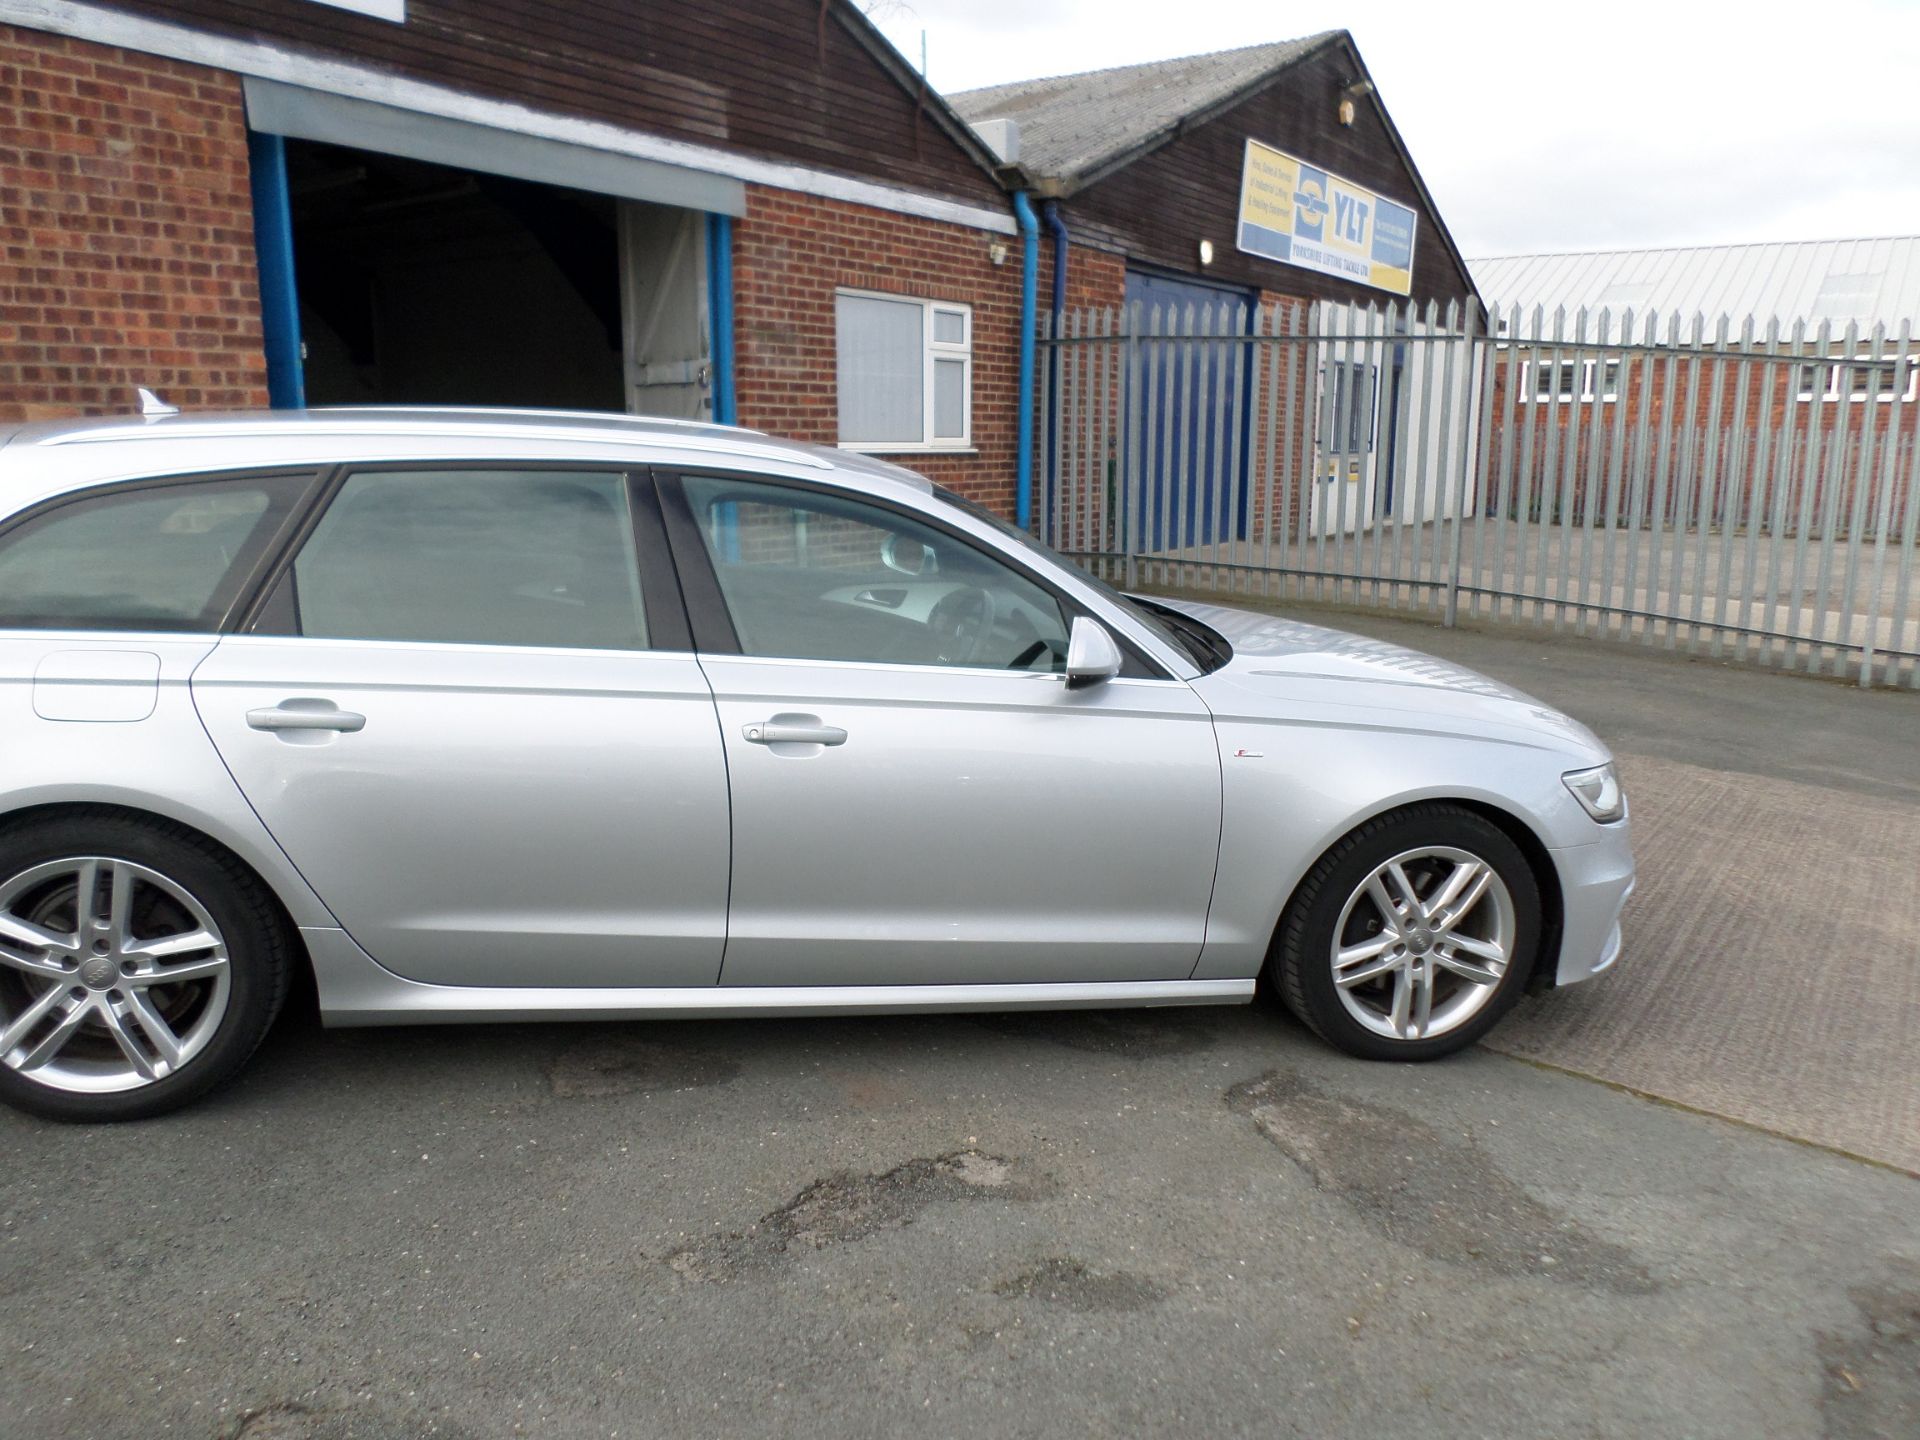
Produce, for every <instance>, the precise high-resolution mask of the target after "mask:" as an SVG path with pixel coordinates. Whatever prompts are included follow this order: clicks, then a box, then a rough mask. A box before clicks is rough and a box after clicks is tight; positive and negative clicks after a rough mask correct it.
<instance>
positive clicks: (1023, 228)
mask: <svg viewBox="0 0 1920 1440" xmlns="http://www.w3.org/2000/svg"><path fill="white" fill-rule="evenodd" d="M1013 215H1014V219H1015V220H1017V221H1018V222H1019V225H1020V444H1019V458H1018V460H1017V462H1016V466H1015V478H1014V513H1015V520H1016V522H1017V523H1018V524H1019V526H1020V528H1021V529H1022V530H1032V529H1033V327H1034V321H1035V319H1036V318H1037V314H1038V310H1039V296H1038V294H1037V291H1038V289H1039V281H1040V224H1039V221H1038V220H1037V219H1036V218H1035V216H1034V213H1033V204H1032V202H1031V201H1029V200H1028V199H1027V192H1026V191H1024V190H1016V191H1014V192H1013Z"/></svg>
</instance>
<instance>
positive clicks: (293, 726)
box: [247, 700, 367, 735]
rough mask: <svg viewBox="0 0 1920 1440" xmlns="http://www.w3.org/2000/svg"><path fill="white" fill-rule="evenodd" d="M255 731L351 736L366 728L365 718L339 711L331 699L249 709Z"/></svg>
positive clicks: (293, 701)
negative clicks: (293, 731)
mask: <svg viewBox="0 0 1920 1440" xmlns="http://www.w3.org/2000/svg"><path fill="white" fill-rule="evenodd" d="M247 724H248V725H250V726H252V727H253V728H254V729H255V730H338V731H339V732H340V733H341V734H343V735H351V734H353V733H354V732H355V731H357V730H364V729H366V728H367V717H366V716H364V715H356V714H354V713H353V711H351V710H342V709H341V708H340V707H339V706H337V705H335V704H334V703H333V702H332V701H331V700H283V701H281V702H280V703H279V704H278V705H275V706H272V707H271V708H269V709H264V710H249V711H248V712H247Z"/></svg>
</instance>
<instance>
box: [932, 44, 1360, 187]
mask: <svg viewBox="0 0 1920 1440" xmlns="http://www.w3.org/2000/svg"><path fill="white" fill-rule="evenodd" d="M1340 33H1341V32H1340V31H1338V30H1329V31H1327V32H1325V33H1323V34H1320V35H1309V36H1307V37H1305V38H1304V39H1300V40H1281V41H1276V42H1275V43H1273V44H1270V45H1249V46H1246V47H1244V48H1242V49H1239V50H1217V51H1215V52H1213V53H1212V54H1210V55H1188V56H1184V57H1182V58H1181V59H1178V60H1156V61H1152V62H1150V63H1148V64H1145V65H1122V66H1119V67H1118V68H1115V69H1111V70H1090V71H1087V72H1085V73H1083V74H1079V75H1054V76H1049V77H1047V78H1045V79H1041V80H1018V81H1015V82H1013V83H1012V84H1010V85H993V86H989V87H987V88H986V89H983V90H966V91H962V92H961V93H960V94H958V95H950V96H948V97H947V99H948V102H949V103H950V104H951V105H952V106H953V108H954V109H955V110H957V111H958V112H959V113H960V115H961V117H962V118H963V119H965V120H966V121H967V122H968V123H970V124H972V123H976V122H979V121H983V120H1014V121H1017V122H1018V123H1019V126H1020V163H1021V165H1022V166H1023V167H1024V168H1025V169H1026V170H1027V172H1028V173H1029V174H1031V175H1033V176H1035V177H1036V178H1038V179H1043V180H1058V181H1061V182H1065V183H1069V184H1070V183H1071V182H1072V181H1074V180H1076V179H1078V178H1079V177H1081V176H1084V175H1087V174H1090V173H1091V172H1093V171H1096V170H1098V169H1099V168H1100V167H1101V166H1102V165H1104V164H1106V163H1107V162H1108V161H1110V160H1112V159H1114V158H1116V157H1118V156H1121V155H1125V154H1128V153H1130V152H1132V151H1134V150H1138V149H1142V148H1144V147H1146V146H1148V145H1150V144H1151V143H1152V142H1153V140H1154V139H1155V138H1156V137H1159V136H1162V135H1166V136H1171V135H1172V134H1173V133H1174V131H1175V129H1176V128H1177V127H1178V126H1179V124H1180V122H1181V121H1182V120H1184V119H1185V118H1186V117H1187V116H1189V115H1196V114H1199V113H1201V112H1203V111H1206V110H1210V109H1211V108H1212V107H1214V106H1215V105H1218V104H1219V103H1220V102H1221V101H1223V100H1226V99H1228V98H1229V97H1231V96H1233V95H1235V94H1238V93H1239V92H1240V91H1242V90H1245V89H1247V88H1248V87H1249V86H1252V85H1255V84H1257V83H1259V81H1261V80H1262V79H1264V78H1265V77H1267V76H1268V75H1271V74H1272V73H1273V72H1274V71H1276V70H1280V69H1283V68H1284V67H1286V66H1288V65H1291V64H1292V63H1293V62H1294V61H1295V60H1298V59H1300V58H1301V57H1302V56H1303V55H1306V54H1307V53H1308V52H1309V51H1311V50H1313V49H1314V48H1315V47H1317V46H1319V45H1321V44H1323V43H1324V42H1326V41H1328V40H1331V39H1333V38H1334V37H1335V36H1337V35H1339V34H1340Z"/></svg>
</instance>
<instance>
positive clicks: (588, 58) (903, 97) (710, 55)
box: [120, 0, 1007, 210]
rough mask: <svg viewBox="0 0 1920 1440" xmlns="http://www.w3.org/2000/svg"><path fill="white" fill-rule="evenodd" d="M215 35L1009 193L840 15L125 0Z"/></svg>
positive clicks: (811, 5)
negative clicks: (388, 11)
mask: <svg viewBox="0 0 1920 1440" xmlns="http://www.w3.org/2000/svg"><path fill="white" fill-rule="evenodd" d="M120 8H121V9H125V10H130V11H136V12H138V13H140V14H142V15H145V16H148V17H151V18H153V19H156V20H165V21H169V22H172V23H175V24H179V25H184V26H188V27H190V28H192V29H195V30H201V31H205V32H207V33H210V34H215V35H222V36H228V37H233V38H238V39H245V40H258V41H263V42H266V43H269V44H274V45H280V46H285V47H288V48H292V49H295V50H298V51H302V52H305V53H309V54H314V55H318V56H323V57H325V58H327V59H331V60H338V61H342V62H345V63H349V64H356V65H363V66H369V67H372V68H376V69H383V70H388V71H391V72H393V73H394V74H396V75H401V76H404V77H406V78H408V79H411V80H419V81H424V82H426V83H429V84H434V85H440V86H444V87H447V88H449V89H455V90H460V91H464V92H467V93H470V94H474V95H479V96H484V97H486V98H488V99H494V100H504V101H509V102H513V103H518V104H522V105H526V106H528V107H530V108H532V109H537V110H544V111H548V112H550V113H554V114H560V115H569V116H577V117H581V118H584V119H589V120H597V121H601V122H604V123H606V124H610V125H618V126H621V127H624V128H627V129H631V130H639V131H644V132H646V133H649V134H654V135H662V136H667V137H669V138H672V139H677V140H687V141H690V142H693V143H696V144H702V145H709V146H718V147H724V148H727V149H732V150H738V151H742V152H745V153H748V154H752V155H755V156H759V157H762V158H765V159H771V160H779V161H786V162H789V163H792V164H797V165H804V166H808V167H810V168H815V169H820V170H827V171H832V172H834V173H837V174H842V175H850V176H854V177H857V178H859V179H864V180H871V181H878V182H880V183H882V184H889V185H896V186H900V187H902V188H905V189H912V190H917V191H921V192H924V193H929V194H933V195H938V196H941V197H944V198H948V199H954V200H960V201H963V202H966V203H970V204H975V205H980V206H982V207H985V208H989V209H993V210H1003V209H1005V207H1006V203H1007V201H1006V196H1005V195H1004V194H1003V193H1002V191H1001V190H1000V188H999V187H998V185H996V184H995V183H994V181H993V179H992V178H991V177H990V176H989V175H988V174H987V173H986V171H985V170H983V169H982V168H981V167H980V166H979V165H978V164H977V163H976V162H975V161H974V159H973V158H972V156H971V155H969V154H968V152H967V151H966V150H965V149H963V148H962V146H961V145H960V143H959V142H958V141H957V140H955V139H954V138H953V137H952V136H951V135H949V134H948V133H947V132H946V131H945V130H944V129H942V127H941V125H940V123H939V121H938V120H937V119H936V118H935V116H934V115H933V113H932V112H930V111H929V110H927V109H926V108H925V105H924V104H923V102H922V99H921V97H920V96H919V94H917V93H916V91H917V82H913V81H912V79H911V77H908V83H903V82H902V80H900V79H897V78H896V77H895V75H894V74H892V73H890V72H889V70H888V69H887V67H886V66H884V65H883V64H882V63H881V61H880V60H879V59H878V58H876V57H875V55H874V54H873V53H871V52H870V51H869V49H868V48H867V46H866V43H864V40H863V37H862V36H861V35H860V34H859V33H858V32H857V30H856V28H855V27H856V26H857V24H858V22H857V21H855V20H853V19H851V18H848V17H845V16H844V15H843V14H842V12H841V10H840V5H839V3H838V0H826V3H823V0H731V3H728V0H718V3H712V0H710V3H705V4H695V3H689V0H648V3H645V4H633V3H629V0H568V3H567V4H564V5H526V4H520V3H513V0H410V3H409V4H408V6H407V19H406V23H405V24H403V25H396V24H393V23H391V22H388V21H382V20H375V19H370V18H367V17H364V16H359V15H354V14H351V13H349V12H346V11H343V10H338V9H334V8H332V7H330V6H325V5H316V4H312V3H310V0H124V3H122V4H121V5H120Z"/></svg>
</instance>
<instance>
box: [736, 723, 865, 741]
mask: <svg viewBox="0 0 1920 1440" xmlns="http://www.w3.org/2000/svg"><path fill="white" fill-rule="evenodd" d="M740 733H741V734H742V735H744V736H746V737H747V743H748V744H749V745H844V744H846V743H847V732H846V731H844V730H842V729H841V728H840V727H839V726H838V725H822V724H820V723H819V722H818V721H815V722H812V723H801V722H797V721H792V720H761V721H759V722H758V723H756V724H753V725H748V726H744V727H743V728H742V729H741V731H740Z"/></svg>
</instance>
